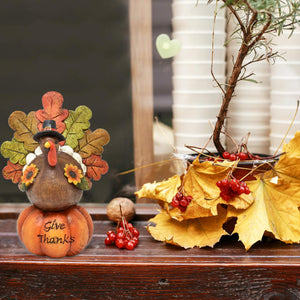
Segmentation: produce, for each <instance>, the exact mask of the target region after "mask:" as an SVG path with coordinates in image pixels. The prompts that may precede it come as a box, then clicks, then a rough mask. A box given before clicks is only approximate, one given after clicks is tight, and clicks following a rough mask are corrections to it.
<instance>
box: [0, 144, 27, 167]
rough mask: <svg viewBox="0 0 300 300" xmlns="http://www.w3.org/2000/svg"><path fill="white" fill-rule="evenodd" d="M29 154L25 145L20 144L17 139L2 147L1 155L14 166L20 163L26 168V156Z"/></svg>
mask: <svg viewBox="0 0 300 300" xmlns="http://www.w3.org/2000/svg"><path fill="white" fill-rule="evenodd" d="M28 153H29V152H28V151H27V150H26V149H25V147H24V143H21V142H18V141H17V140H15V139H12V141H6V142H4V143H2V145H1V154H2V156H3V157H5V158H9V160H10V161H11V162H12V163H13V164H17V163H19V164H20V165H22V166H24V165H25V164H26V155H27V154H28Z"/></svg>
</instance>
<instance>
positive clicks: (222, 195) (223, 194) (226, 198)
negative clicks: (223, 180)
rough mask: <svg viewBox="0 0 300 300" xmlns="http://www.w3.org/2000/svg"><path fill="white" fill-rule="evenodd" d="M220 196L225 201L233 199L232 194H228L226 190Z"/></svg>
mask: <svg viewBox="0 0 300 300" xmlns="http://www.w3.org/2000/svg"><path fill="white" fill-rule="evenodd" d="M220 196H221V197H222V198H223V199H224V200H225V201H229V200H230V199H231V196H230V195H229V194H226V193H224V192H221V193H220Z"/></svg>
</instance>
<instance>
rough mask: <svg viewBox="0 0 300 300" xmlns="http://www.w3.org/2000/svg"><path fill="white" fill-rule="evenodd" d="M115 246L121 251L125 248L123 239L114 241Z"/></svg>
mask: <svg viewBox="0 0 300 300" xmlns="http://www.w3.org/2000/svg"><path fill="white" fill-rule="evenodd" d="M115 244H116V246H117V247H118V248H120V249H122V248H124V247H125V245H126V242H125V240H123V239H116V241H115Z"/></svg>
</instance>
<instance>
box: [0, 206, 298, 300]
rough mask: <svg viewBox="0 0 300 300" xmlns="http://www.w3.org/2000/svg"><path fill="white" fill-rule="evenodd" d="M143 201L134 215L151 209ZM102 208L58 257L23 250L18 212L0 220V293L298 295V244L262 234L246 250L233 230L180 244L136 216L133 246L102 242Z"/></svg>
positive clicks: (161, 296) (10, 295)
mask: <svg viewBox="0 0 300 300" xmlns="http://www.w3.org/2000/svg"><path fill="white" fill-rule="evenodd" d="M141 207H143V209H142V210H140V211H139V212H138V213H137V214H143V213H145V214H146V215H151V213H153V207H151V206H149V205H148V206H147V205H141ZM147 207H148V208H147ZM147 209H148V212H147ZM90 210H91V211H92V210H93V207H92V205H91V206H90ZM104 212H105V210H103V209H102V210H101V209H100V210H99V211H98V213H100V216H99V217H96V218H95V219H94V228H95V230H94V235H93V238H92V240H91V243H90V244H89V245H88V246H87V248H86V249H84V251H82V252H81V253H80V254H78V255H76V256H72V257H64V258H61V259H53V258H48V257H43V256H36V255H32V254H30V253H28V251H27V250H26V249H25V248H24V247H23V245H22V243H21V242H20V240H19V238H18V235H17V233H16V228H15V225H16V218H0V278H1V280H0V299H50V298H51V299H53V298H57V299H137V298H138V299H173V298H178V299H247V300H248V299H299V298H300V280H299V278H300V245H286V244H283V243H281V242H278V241H274V240H270V239H264V240H263V242H261V243H257V244H256V245H254V247H253V248H251V250H250V251H248V252H246V251H245V250H244V248H243V246H242V245H241V243H239V242H238V239H237V237H236V236H232V237H226V238H224V239H222V241H221V242H220V243H218V244H217V245H216V246H215V248H213V249H211V248H203V249H198V248H193V249H187V250H184V249H182V248H179V247H176V246H173V245H166V244H165V243H161V242H157V241H154V240H153V238H152V237H151V236H150V235H149V233H148V232H147V230H146V228H145V227H146V224H147V221H146V219H145V218H143V217H141V216H136V218H135V219H134V220H133V225H134V226H135V227H136V228H137V229H138V230H139V231H140V242H139V244H138V246H137V247H136V248H135V249H134V250H133V251H127V250H120V249H118V248H116V247H112V246H106V245H105V244H104V238H105V235H106V232H107V230H109V229H114V227H115V224H114V223H113V222H111V221H109V220H107V219H104V218H103V216H102V217H101V214H102V215H103V214H104ZM3 214H4V212H3ZM0 215H1V212H0ZM95 215H96V214H95Z"/></svg>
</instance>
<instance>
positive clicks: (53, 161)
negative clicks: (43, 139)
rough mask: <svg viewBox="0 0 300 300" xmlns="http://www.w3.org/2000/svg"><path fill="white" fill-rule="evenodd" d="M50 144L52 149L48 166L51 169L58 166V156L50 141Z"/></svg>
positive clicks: (49, 153)
mask: <svg viewBox="0 0 300 300" xmlns="http://www.w3.org/2000/svg"><path fill="white" fill-rule="evenodd" d="M48 142H49V143H50V149H49V152H48V164H49V166H51V167H55V166H56V164H57V154H56V147H55V144H54V143H53V142H52V141H48Z"/></svg>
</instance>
